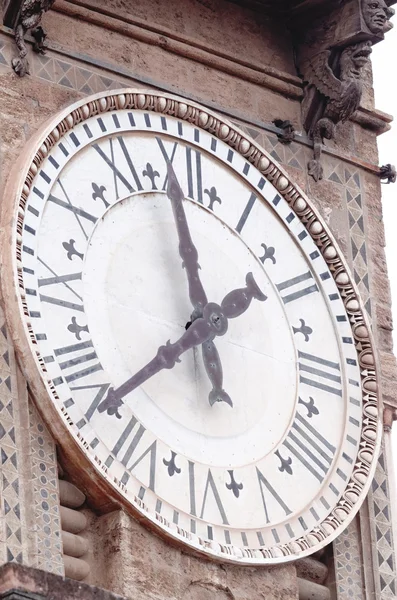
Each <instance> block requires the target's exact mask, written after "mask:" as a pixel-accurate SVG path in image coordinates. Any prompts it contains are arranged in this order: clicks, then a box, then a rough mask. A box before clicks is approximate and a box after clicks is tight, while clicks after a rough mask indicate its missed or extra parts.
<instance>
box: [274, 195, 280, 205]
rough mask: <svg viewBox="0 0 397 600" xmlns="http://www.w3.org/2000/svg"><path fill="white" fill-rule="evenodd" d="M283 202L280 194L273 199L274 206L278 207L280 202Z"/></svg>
mask: <svg viewBox="0 0 397 600" xmlns="http://www.w3.org/2000/svg"><path fill="white" fill-rule="evenodd" d="M280 200H281V196H279V195H278V194H276V195H275V196H274V198H273V204H274V206H277V204H278V203H279V202H280Z"/></svg>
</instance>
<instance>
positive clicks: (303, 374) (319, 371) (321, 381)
mask: <svg viewBox="0 0 397 600" xmlns="http://www.w3.org/2000/svg"><path fill="white" fill-rule="evenodd" d="M298 359H299V362H298V368H299V381H300V382H301V383H304V384H305V385H309V386H310V387H314V388H317V389H319V390H323V391H324V392H328V393H330V394H334V395H335V396H342V379H341V373H340V366H339V363H336V362H332V361H331V360H326V359H325V358H321V357H320V356H314V355H313V354H307V353H306V352H301V351H300V350H298Z"/></svg>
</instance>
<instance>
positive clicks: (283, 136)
mask: <svg viewBox="0 0 397 600" xmlns="http://www.w3.org/2000/svg"><path fill="white" fill-rule="evenodd" d="M273 123H274V124H275V126H276V127H278V128H279V129H281V132H280V133H278V134H277V137H278V139H279V140H280V142H281V143H282V144H290V143H291V142H292V141H293V140H294V139H295V127H294V126H293V124H292V123H291V121H283V119H275V120H274V121H273Z"/></svg>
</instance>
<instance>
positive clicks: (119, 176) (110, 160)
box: [92, 136, 143, 200]
mask: <svg viewBox="0 0 397 600" xmlns="http://www.w3.org/2000/svg"><path fill="white" fill-rule="evenodd" d="M117 141H118V143H119V145H120V148H121V151H122V153H123V156H124V158H125V162H126V163H127V167H128V170H129V174H130V175H132V179H133V180H134V183H135V186H136V188H137V189H138V190H139V191H141V190H143V187H142V184H141V181H140V179H139V177H138V173H137V171H136V169H135V166H134V163H133V162H132V159H131V156H130V153H129V152H128V150H127V146H126V145H125V142H124V139H123V138H122V137H121V136H117ZM92 147H93V148H94V149H95V150H96V151H97V152H98V154H99V156H100V157H101V158H102V159H103V160H104V162H105V163H106V164H107V166H108V167H109V168H110V169H111V170H112V171H113V174H114V185H115V190H116V199H117V200H118V199H119V197H120V194H119V189H118V182H119V181H120V182H121V183H122V184H123V185H124V186H125V187H126V188H127V190H128V191H129V192H130V194H132V193H133V192H135V191H136V189H135V188H134V187H133V185H132V183H131V181H130V180H129V179H128V178H127V177H126V175H124V174H123V173H122V172H121V170H120V168H121V165H116V163H115V159H114V147H113V140H112V139H110V140H109V148H110V157H109V156H108V155H107V154H106V153H105V152H104V150H103V149H102V148H101V147H100V146H99V144H97V143H95V144H92ZM119 167H120V168H119Z"/></svg>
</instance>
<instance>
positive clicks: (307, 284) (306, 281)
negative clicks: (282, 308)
mask: <svg viewBox="0 0 397 600" xmlns="http://www.w3.org/2000/svg"><path fill="white" fill-rule="evenodd" d="M276 287H277V289H278V291H279V292H284V293H283V294H281V298H282V300H283V302H284V304H288V303H289V302H293V301H294V300H298V299H299V298H302V297H303V296H307V295H308V294H312V293H313V292H318V287H317V285H316V283H315V281H314V279H313V275H312V274H311V272H310V271H308V272H307V273H303V274H302V275H297V276H296V277H293V278H292V279H287V281H283V282H282V283H279V284H278V285H277V286H276Z"/></svg>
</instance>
